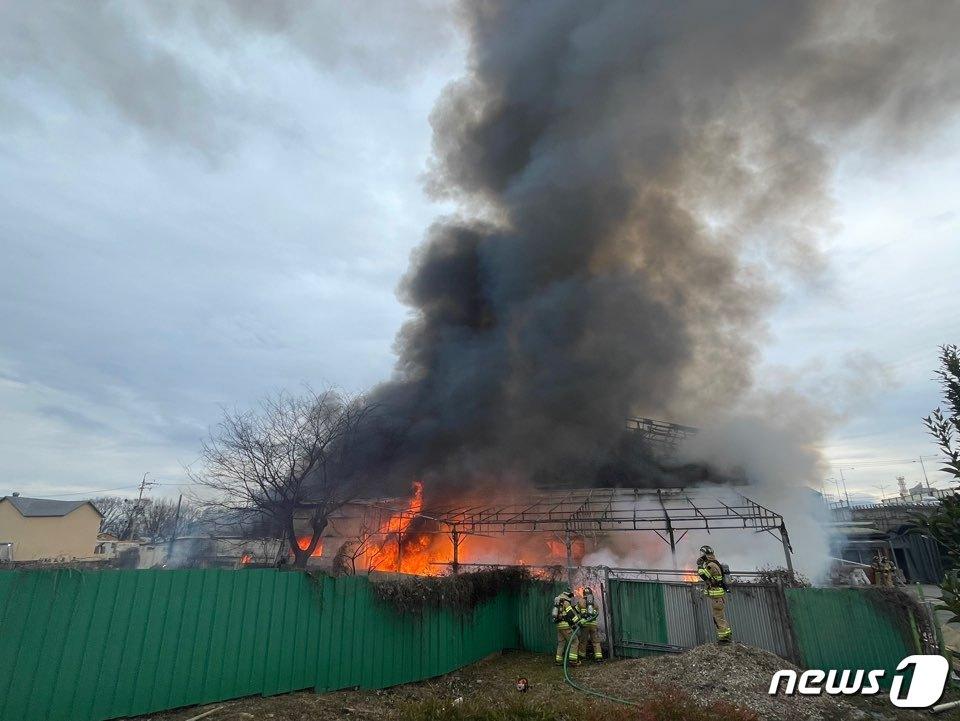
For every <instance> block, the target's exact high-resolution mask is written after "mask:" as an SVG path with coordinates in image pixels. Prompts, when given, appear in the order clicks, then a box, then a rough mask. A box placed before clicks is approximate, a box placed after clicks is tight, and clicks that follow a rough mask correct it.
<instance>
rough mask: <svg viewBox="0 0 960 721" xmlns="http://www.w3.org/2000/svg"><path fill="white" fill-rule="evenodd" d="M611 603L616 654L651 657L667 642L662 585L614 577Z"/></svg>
mask: <svg viewBox="0 0 960 721" xmlns="http://www.w3.org/2000/svg"><path fill="white" fill-rule="evenodd" d="M610 604H611V615H612V617H613V633H612V634H611V636H612V638H613V643H614V644H615V646H616V649H617V655H619V656H627V657H629V658H638V657H641V656H650V655H654V654H656V653H657V651H656V650H653V649H655V648H656V647H657V646H662V645H664V644H666V643H667V615H666V612H665V609H664V594H663V584H660V583H650V582H642V583H641V582H635V581H617V580H611V581H610Z"/></svg>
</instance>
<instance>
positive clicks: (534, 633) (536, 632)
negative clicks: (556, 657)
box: [516, 583, 563, 653]
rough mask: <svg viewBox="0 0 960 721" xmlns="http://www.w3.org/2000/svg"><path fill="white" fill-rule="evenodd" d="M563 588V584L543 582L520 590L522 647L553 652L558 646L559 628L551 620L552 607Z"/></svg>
mask: <svg viewBox="0 0 960 721" xmlns="http://www.w3.org/2000/svg"><path fill="white" fill-rule="evenodd" d="M561 590H563V585H562V584H559V583H556V584H546V583H543V584H536V585H533V586H528V587H527V588H525V589H523V590H522V591H520V593H519V595H518V596H517V598H516V619H517V625H518V627H519V632H520V638H519V640H518V645H519V647H520V648H523V649H526V650H527V651H534V652H536V653H553V651H554V649H555V648H556V646H557V630H556V627H555V626H554V625H553V622H552V621H551V620H550V608H551V606H552V605H553V599H554V598H555V597H556V596H557V594H559V593H560V591H561Z"/></svg>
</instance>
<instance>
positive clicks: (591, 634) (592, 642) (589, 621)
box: [577, 586, 603, 661]
mask: <svg viewBox="0 0 960 721" xmlns="http://www.w3.org/2000/svg"><path fill="white" fill-rule="evenodd" d="M577 615H578V616H580V620H581V621H582V623H581V626H580V633H579V634H578V635H577V639H578V640H579V642H580V652H579V654H578V657H579V658H580V659H581V660H582V659H586V658H593V660H594V661H602V660H603V651H602V650H601V648H600V633H599V632H598V631H597V618H599V616H600V612H599V611H598V610H597V606H596V604H595V603H594V600H593V589H591V588H590V587H589V586H585V587H584V589H583V596H582V597H581V598H580V600H579V601H577ZM588 647H589V648H588ZM591 652H592V654H591Z"/></svg>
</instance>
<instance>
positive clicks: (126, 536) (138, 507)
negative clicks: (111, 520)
mask: <svg viewBox="0 0 960 721" xmlns="http://www.w3.org/2000/svg"><path fill="white" fill-rule="evenodd" d="M149 475H150V471H147V472H146V473H144V474H143V478H141V479H140V495H138V496H137V502H136V504H135V505H134V507H133V509H132V510H131V511H130V518H129V519H127V528H126V530H125V531H124V533H123V539H122V540H124V541H129V540H130V536H132V535H133V526H134V523H135V522H136V518H137V516H138V515H140V514H141V513H143V492H144V491H145V490H146V489H148V488H152V487H153V486H155V485H157V484H156V483H153V482H152V481H148V480H147V476H149Z"/></svg>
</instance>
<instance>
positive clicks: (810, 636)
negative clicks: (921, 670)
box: [786, 588, 916, 679]
mask: <svg viewBox="0 0 960 721" xmlns="http://www.w3.org/2000/svg"><path fill="white" fill-rule="evenodd" d="M868 594H869V591H861V590H859V589H853V588H791V589H787V590H786V597H787V603H788V605H789V608H790V615H791V617H792V619H793V628H794V635H795V637H796V640H797V646H798V650H799V653H800V659H801V662H802V665H803V666H805V667H807V668H819V669H837V670H841V669H877V668H882V669H886V670H887V671H888V673H887V674H886V676H885V678H887V679H889V678H890V677H891V674H890V673H889V672H890V671H892V670H894V669H895V668H896V666H897V664H898V663H899V662H900V661H901V660H903V658H904V657H906V656H909V655H910V654H912V653H916V651H915V650H914V649H913V648H911V645H910V644H909V643H907V641H906V640H905V638H904V635H905V629H904V628H901V624H902V623H909V620H906V619H898V618H896V616H895V615H894V614H893V613H889V612H885V611H882V610H881V608H880V607H879V606H878V605H875V604H874V603H871V601H870V600H869V598H868Z"/></svg>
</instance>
